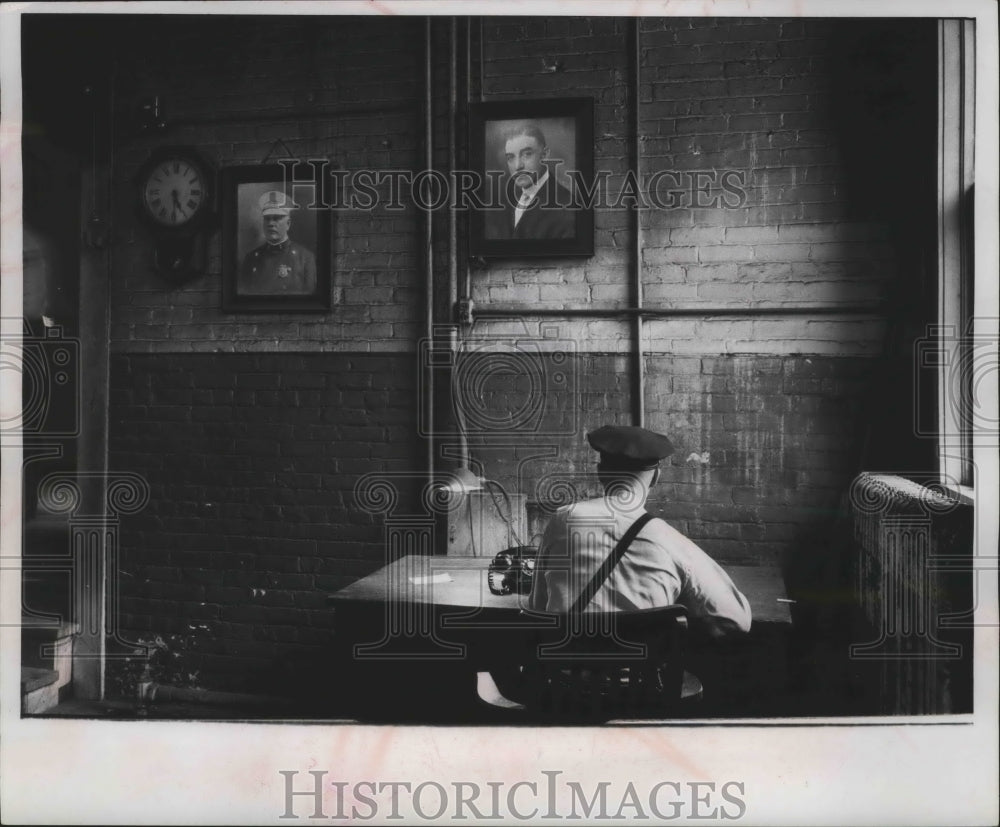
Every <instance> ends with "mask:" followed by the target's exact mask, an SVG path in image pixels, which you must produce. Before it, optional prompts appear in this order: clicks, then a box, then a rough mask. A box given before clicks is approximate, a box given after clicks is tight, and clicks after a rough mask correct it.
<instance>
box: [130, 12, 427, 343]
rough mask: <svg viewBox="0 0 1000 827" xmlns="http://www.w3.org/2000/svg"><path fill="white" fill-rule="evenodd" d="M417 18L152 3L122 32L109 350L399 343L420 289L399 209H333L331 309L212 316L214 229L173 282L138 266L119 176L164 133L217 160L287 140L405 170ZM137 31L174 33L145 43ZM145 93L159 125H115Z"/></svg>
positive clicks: (413, 104)
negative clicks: (162, 126)
mask: <svg viewBox="0 0 1000 827" xmlns="http://www.w3.org/2000/svg"><path fill="white" fill-rule="evenodd" d="M422 31H423V21H422V19H419V18H405V17H402V18H393V19H389V18H379V19H370V18H369V19H359V18H353V17H349V18H337V17H323V18H310V17H303V16H298V15H288V16H284V17H280V18H262V17H230V16H225V17H218V18H215V19H213V18H211V17H198V18H196V19H192V18H186V17H171V16H159V17H157V18H156V19H155V20H154V19H152V18H145V19H142V20H140V21H138V22H136V23H135V24H134V28H133V29H131V30H129V37H128V39H127V40H124V41H123V43H124V49H125V51H124V54H123V55H122V57H121V58H120V60H121V65H122V67H123V70H122V71H120V72H119V82H118V84H119V85H118V89H117V102H116V103H117V106H118V108H119V109H120V112H121V118H120V119H121V123H122V125H123V134H122V135H121V136H120V137H119V145H118V147H117V153H118V155H117V163H116V173H117V175H116V181H117V184H118V186H117V195H118V209H117V211H116V220H117V222H118V224H117V226H116V233H117V235H118V236H119V238H120V239H121V240H122V241H123V243H121V244H119V245H117V246H116V249H115V255H114V259H113V268H114V272H113V274H112V298H111V302H112V306H111V316H112V319H111V345H112V350H113V351H115V352H130V353H135V352H147V353H148V352H161V353H176V352H192V351H195V352H227V351H229V352H232V351H236V352H239V351H268V352H273V351H303V350H325V351H329V350H339V351H349V352H350V351H400V350H412V349H413V342H414V339H415V337H416V321H417V318H418V307H419V295H420V286H419V275H418V244H417V228H418V216H417V213H416V211H415V210H414V209H413V208H412V207H411V208H409V209H407V210H405V211H402V212H400V211H387V210H386V209H384V208H381V207H380V208H378V209H375V210H371V211H359V210H355V211H351V210H346V209H343V210H336V211H335V215H334V224H333V228H334V231H333V233H332V238H331V248H332V249H331V262H332V279H331V282H332V287H331V289H332V296H331V299H332V307H333V310H332V311H331V312H329V313H326V314H296V315H282V314H273V313H258V314H252V313H224V312H222V310H221V307H220V305H221V291H222V285H221V278H222V275H221V271H222V258H221V233H219V232H213V233H211V234H210V236H209V238H208V268H207V271H206V272H205V273H204V274H203V275H201V276H198V277H197V278H195V279H192V280H189V281H186V282H184V283H183V284H174V283H171V282H169V281H167V280H165V279H164V278H163V277H161V276H159V275H158V274H157V273H155V272H154V271H153V269H152V244H151V240H150V236H149V233H148V231H147V230H146V229H145V228H144V227H143V226H142V225H141V224H140V222H139V221H138V219H137V217H136V214H135V209H134V203H135V195H134V191H133V187H132V183H131V181H132V178H133V176H134V175H135V174H136V172H137V171H138V169H139V167H140V165H141V164H142V163H143V162H144V161H145V159H146V158H147V157H148V155H149V153H150V152H151V151H152V150H153V149H154V148H155V147H157V146H161V145H163V144H185V145H191V146H194V147H195V148H196V149H197V150H199V151H200V152H201V153H202V154H203V155H204V156H205V157H206V158H208V159H210V160H211V161H212V162H213V163H214V164H215V166H216V167H218V168H224V167H229V166H237V165H247V164H250V165H252V164H259V163H261V162H262V161H263V160H264V159H265V158H266V157H268V156H269V155H270V162H271V163H276V162H277V161H278V160H281V159H282V158H287V157H288V154H289V153H292V154H293V155H294V156H295V157H297V158H299V159H301V160H303V161H305V160H307V159H312V158H321V159H322V158H325V159H328V160H329V162H330V167H331V168H335V169H341V170H346V171H355V170H360V169H379V170H382V169H404V170H411V169H414V168H415V165H416V164H417V163H418V151H417V147H418V141H419V137H420V108H419V107H420V100H421V96H422V94H423V92H422V87H421V85H420V83H421V77H422V76H421V73H420V65H421V63H420V61H421V59H422V40H421V33H422ZM150 39H157V40H160V39H162V40H164V41H166V40H168V39H169V40H170V42H174V43H176V44H177V46H176V47H175V48H171V49H149V48H148V43H149V41H150ZM151 95H157V96H159V98H160V100H161V105H162V107H163V111H164V115H165V117H166V119H167V120H168V122H169V123H170V130H169V133H167V134H165V135H161V134H153V135H148V134H147V135H142V134H136V133H135V131H134V130H132V129H130V128H129V127H128V126H127V125H128V124H129V123H130V121H129V119H130V117H132V113H134V112H136V111H137V110H138V107H139V106H140V104H141V103H142V102H143V101H144V100H145V99H148V98H149V97H150V96H151ZM359 107H361V108H363V109H364V110H365V111H361V110H359ZM344 109H347V110H350V111H347V112H343V110H344ZM283 113H287V118H282V114H283ZM279 140H280V141H281V144H276V143H275V142H276V141H279ZM387 189H388V188H387V186H386V187H382V188H380V190H382V195H386V194H387ZM347 194H348V196H349V195H350V191H348V193H347Z"/></svg>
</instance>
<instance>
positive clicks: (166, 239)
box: [135, 146, 215, 278]
mask: <svg viewBox="0 0 1000 827" xmlns="http://www.w3.org/2000/svg"><path fill="white" fill-rule="evenodd" d="M135 186H136V192H137V195H138V213H139V218H140V219H141V220H142V222H143V223H144V224H145V225H146V226H147V227H148V228H149V231H150V233H151V234H152V236H153V242H154V257H153V261H154V265H155V267H156V269H157V270H158V271H159V272H160V273H162V274H163V275H166V276H170V277H173V278H179V277H183V276H190V275H194V274H196V273H199V272H202V271H203V270H204V266H205V261H204V259H205V246H206V245H205V238H204V236H205V234H206V232H207V230H208V229H209V228H210V225H211V224H212V222H213V219H214V217H215V210H214V200H215V170H214V168H213V167H212V166H211V165H210V164H209V163H208V162H207V161H206V160H205V159H204V158H202V156H201V155H200V154H199V153H198V152H197V151H195V150H194V149H193V148H192V147H185V146H174V147H161V148H160V149H157V150H156V151H154V152H153V153H152V154H151V155H150V157H149V158H148V159H147V160H146V162H145V163H144V164H143V165H142V167H141V168H140V169H139V172H138V174H137V175H136V179H135Z"/></svg>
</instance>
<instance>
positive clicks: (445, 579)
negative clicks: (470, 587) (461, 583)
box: [410, 571, 451, 586]
mask: <svg viewBox="0 0 1000 827" xmlns="http://www.w3.org/2000/svg"><path fill="white" fill-rule="evenodd" d="M410 582H411V583H412V584H413V585H414V586H427V585H430V584H432V583H450V582H451V575H450V574H448V572H446V571H443V572H440V573H439V574H418V575H416V576H414V577H411V578H410Z"/></svg>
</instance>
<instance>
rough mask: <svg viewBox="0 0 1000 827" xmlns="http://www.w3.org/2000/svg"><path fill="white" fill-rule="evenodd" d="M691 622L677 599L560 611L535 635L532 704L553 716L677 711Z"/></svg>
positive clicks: (595, 716)
mask: <svg viewBox="0 0 1000 827" xmlns="http://www.w3.org/2000/svg"><path fill="white" fill-rule="evenodd" d="M687 628H688V625H687V614H686V610H685V608H684V607H683V606H678V605H673V606H664V607H659V608H654V609H638V610H635V611H623V612H583V613H582V614H577V615H563V616H560V618H559V623H558V626H556V627H554V628H552V629H546V630H544V631H539V632H537V633H536V634H535V636H534V641H533V643H534V646H533V648H534V651H533V652H532V653H529V655H528V658H527V665H526V667H525V670H526V678H527V684H528V686H529V687H531V691H530V693H529V697H528V700H527V704H528V706H529V707H530V708H533V709H534V710H536V711H537V712H538V713H539V714H540V715H541V716H542V717H543V718H544V719H547V720H555V721H574V720H579V721H584V720H607V719H609V718H617V717H664V716H666V715H670V714H673V713H675V712H677V711H678V709H679V707H680V704H681V701H682V700H684V696H685V672H684V644H685V638H686V635H687ZM698 694H699V695H700V685H699V692H698Z"/></svg>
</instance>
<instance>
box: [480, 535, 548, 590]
mask: <svg viewBox="0 0 1000 827" xmlns="http://www.w3.org/2000/svg"><path fill="white" fill-rule="evenodd" d="M537 554H538V549H537V548H535V547H534V546H512V547H511V548H508V549H505V550H504V551H501V552H500V553H499V554H497V555H496V557H494V558H493V560H492V561H491V562H490V566H489V568H488V569H487V580H488V582H489V585H490V591H491V592H493V594H515V593H516V594H529V593H530V592H531V584H532V582H533V578H534V575H535V557H536V555H537Z"/></svg>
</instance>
